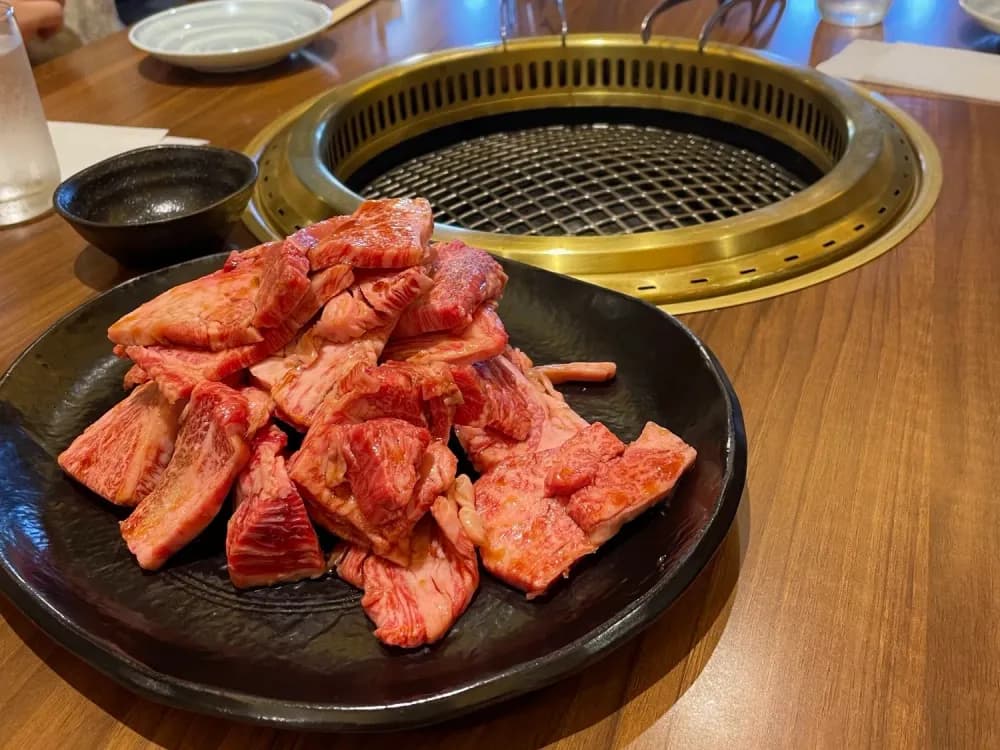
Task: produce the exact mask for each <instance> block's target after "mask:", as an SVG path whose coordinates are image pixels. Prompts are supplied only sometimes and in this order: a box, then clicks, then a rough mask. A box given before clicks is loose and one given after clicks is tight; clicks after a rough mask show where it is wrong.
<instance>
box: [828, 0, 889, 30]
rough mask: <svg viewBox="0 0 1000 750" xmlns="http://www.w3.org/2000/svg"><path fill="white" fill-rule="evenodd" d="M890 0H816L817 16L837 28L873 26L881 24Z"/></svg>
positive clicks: (887, 10)
mask: <svg viewBox="0 0 1000 750" xmlns="http://www.w3.org/2000/svg"><path fill="white" fill-rule="evenodd" d="M891 2H892V0H816V4H817V5H818V6H819V14H820V15H821V16H822V17H823V20H824V21H826V22H827V23H832V24H836V25H837V26H875V25H876V24H880V23H882V19H883V18H885V14H886V13H888V12H889V4H890V3H891Z"/></svg>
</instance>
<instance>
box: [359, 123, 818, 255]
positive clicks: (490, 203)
mask: <svg viewBox="0 0 1000 750" xmlns="http://www.w3.org/2000/svg"><path fill="white" fill-rule="evenodd" d="M805 187H807V183H806V182H804V181H803V180H802V179H801V178H800V177H798V176H796V175H795V174H793V173H791V172H789V171H788V170H786V169H785V168H783V167H782V166H780V165H778V164H776V163H774V162H772V161H770V160H768V159H766V158H764V157H762V156H760V155H758V154H756V153H754V152H752V151H749V150H747V149H744V148H740V147H737V146H733V145H729V144H727V143H721V142H719V141H715V140H712V139H711V138H705V137H701V136H698V135H692V134H690V133H682V132H677V131H673V130H667V129H664V128H659V127H648V126H636V125H622V124H587V125H550V126H543V127H533V128H528V129H524V130H517V131H510V132H500V133H492V134H489V135H483V136H480V137H477V138H473V139H471V140H465V141H462V142H460V143H456V144H454V145H450V146H446V147H444V148H441V149H438V150H435V151H432V152H430V153H427V154H423V155H420V156H417V157H414V158H412V159H409V160H408V161H405V162H403V163H401V164H399V165H397V166H395V167H393V168H391V169H389V170H388V171H386V172H385V173H383V174H381V175H379V176H377V177H376V178H375V179H373V180H371V181H370V182H369V183H368V184H367V185H365V186H363V187H362V188H361V192H362V194H364V195H365V196H366V197H371V198H377V197H390V196H398V195H422V196H425V197H426V198H427V199H428V200H430V202H431V205H432V206H434V207H435V209H436V210H437V212H438V215H437V219H438V221H441V222H444V223H447V224H453V225H456V226H460V227H463V228H465V229H478V230H483V231H487V232H499V233H507V234H522V235H525V234H528V235H548V236H565V235H576V236H580V235H617V234H622V233H628V234H630V233H637V232H647V231H656V230H663V229H673V228H677V227H685V226H693V225H698V224H707V223H709V222H712V221H716V220H718V219H724V218H729V217H733V216H738V215H740V214H744V213H747V212H749V211H753V210H755V209H759V208H762V207H764V206H768V205H771V204H773V203H776V202H777V201H780V200H782V199H784V198H788V197H789V196H791V195H793V194H795V193H796V192H798V191H799V190H802V189H803V188H805Z"/></svg>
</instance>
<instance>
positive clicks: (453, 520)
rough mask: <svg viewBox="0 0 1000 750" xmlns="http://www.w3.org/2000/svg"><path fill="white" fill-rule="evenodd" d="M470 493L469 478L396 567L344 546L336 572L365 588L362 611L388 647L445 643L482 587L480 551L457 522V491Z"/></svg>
mask: <svg viewBox="0 0 1000 750" xmlns="http://www.w3.org/2000/svg"><path fill="white" fill-rule="evenodd" d="M462 491H464V492H465V493H467V494H471V487H470V485H469V481H468V479H467V478H466V477H459V479H458V480H456V481H455V483H454V486H453V488H452V491H451V492H449V496H441V497H438V498H437V500H435V502H434V504H433V506H432V508H431V515H430V516H428V517H425V518H424V519H423V520H422V521H421V522H420V524H419V525H418V526H417V528H416V529H415V530H414V534H413V542H412V557H411V559H410V562H409V564H408V565H405V566H404V565H397V564H395V563H393V562H390V561H388V560H385V559H383V558H380V557H377V556H376V555H373V554H371V553H370V552H368V551H366V550H364V549H363V548H361V547H357V546H355V545H350V544H347V545H344V546H343V547H342V548H341V549H340V550H338V552H337V553H335V557H338V558H339V561H338V563H337V572H338V574H339V575H340V576H341V578H343V579H344V580H346V581H347V582H349V583H351V584H352V585H354V586H358V587H359V588H363V589H364V592H365V593H364V596H363V597H362V599H361V606H362V607H364V610H365V613H366V614H367V615H368V616H369V617H370V618H371V619H372V621H373V622H374V623H375V626H376V628H375V637H376V638H378V639H379V640H380V641H382V642H383V643H386V644H388V645H391V646H399V647H402V648H416V647H417V646H422V645H424V644H426V643H434V642H435V641H437V640H440V639H441V638H442V637H443V636H444V634H445V633H447V632H448V630H449V629H450V628H451V626H452V625H454V624H455V621H456V620H457V619H458V618H459V617H460V616H461V614H462V613H463V612H464V611H465V609H466V607H468V606H469V602H470V601H472V597H473V595H474V594H475V592H476V588H477V587H478V586H479V565H478V564H477V562H476V550H475V548H474V547H473V545H472V541H471V540H470V539H469V537H468V535H467V534H466V532H465V530H464V528H463V527H462V524H461V523H460V522H459V519H458V511H457V503H456V499H455V497H454V496H455V493H456V492H462Z"/></svg>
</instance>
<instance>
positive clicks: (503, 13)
mask: <svg viewBox="0 0 1000 750" xmlns="http://www.w3.org/2000/svg"><path fill="white" fill-rule="evenodd" d="M507 2H508V0H500V43H501V44H503V48H504V50H506V49H507V35H508V34H509V33H510V18H509V16H510V8H509V7H508V5H507Z"/></svg>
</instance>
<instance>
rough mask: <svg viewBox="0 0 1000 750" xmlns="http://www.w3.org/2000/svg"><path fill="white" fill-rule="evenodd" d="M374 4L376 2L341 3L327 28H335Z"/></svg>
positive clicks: (356, 1) (362, 0)
mask: <svg viewBox="0 0 1000 750" xmlns="http://www.w3.org/2000/svg"><path fill="white" fill-rule="evenodd" d="M373 2H375V0H347V2H346V3H341V4H340V5H338V6H337V7H336V8H334V9H333V15H331V16H330V23H329V25H327V28H328V29H330V28H333V26H335V25H336V24H338V23H340V22H341V21H343V20H344V19H345V18H347V17H348V16H351V15H354V14H355V13H357V12H358V11H359V10H361V9H362V8H364V7H365V6H366V5H371V4H372V3H373Z"/></svg>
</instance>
